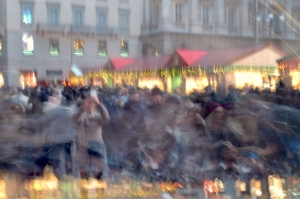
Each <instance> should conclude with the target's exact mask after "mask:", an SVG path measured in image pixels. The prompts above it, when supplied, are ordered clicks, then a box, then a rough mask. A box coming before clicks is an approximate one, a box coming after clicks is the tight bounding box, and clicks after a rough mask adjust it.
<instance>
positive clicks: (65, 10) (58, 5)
mask: <svg viewBox="0 0 300 199" xmlns="http://www.w3.org/2000/svg"><path fill="white" fill-rule="evenodd" d="M140 7H141V5H140V1H137V0H63V1H59V0H0V35H1V40H0V41H1V43H0V44H1V47H0V50H1V55H0V68H1V70H2V73H3V76H4V80H5V83H6V85H10V86H13V85H14V86H18V85H19V81H20V73H22V72H24V75H25V73H26V72H27V74H29V76H30V74H35V76H36V77H35V78H37V80H53V79H57V80H59V78H63V77H64V76H68V75H69V69H70V68H71V66H77V67H79V68H96V67H100V66H103V65H104V64H105V63H106V62H107V60H108V58H109V57H126V56H134V57H136V56H139V55H140V52H141V50H140V44H139V36H140V23H141V22H140V19H141V17H140V13H141V9H140ZM23 78H25V80H22V81H23V84H24V83H25V84H27V81H29V80H27V79H26V75H25V76H24V77H23Z"/></svg>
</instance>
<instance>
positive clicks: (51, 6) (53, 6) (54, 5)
mask: <svg viewBox="0 0 300 199" xmlns="http://www.w3.org/2000/svg"><path fill="white" fill-rule="evenodd" d="M51 9H53V10H54V9H56V11H57V16H56V22H55V23H53V21H52V17H51V16H50V15H51V13H50V11H51ZM47 22H48V24H50V25H59V24H60V4H57V3H47Z"/></svg>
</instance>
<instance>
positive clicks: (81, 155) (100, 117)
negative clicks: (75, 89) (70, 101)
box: [73, 92, 110, 179]
mask: <svg viewBox="0 0 300 199" xmlns="http://www.w3.org/2000/svg"><path fill="white" fill-rule="evenodd" d="M85 95H86V98H85V101H84V103H83V105H82V106H81V107H80V108H79V110H78V112H77V113H76V114H75V115H74V116H73V121H74V122H75V123H76V124H77V129H78V138H77V153H76V165H77V167H78V170H79V172H80V176H81V178H97V179H100V178H101V176H102V172H104V170H105V169H107V164H106V150H105V145H104V142H103V137H102V133H103V132H102V127H103V125H105V124H106V123H107V122H108V121H109V119H110V117H109V114H108V111H107V110H106V108H105V107H104V105H103V104H102V103H101V102H100V101H99V99H98V96H97V94H96V93H93V92H90V93H85Z"/></svg>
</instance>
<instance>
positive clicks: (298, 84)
mask: <svg viewBox="0 0 300 199" xmlns="http://www.w3.org/2000/svg"><path fill="white" fill-rule="evenodd" d="M299 53H300V52H297V53H293V54H292V55H288V56H286V57H284V58H282V59H279V60H277V63H278V69H279V71H280V76H281V79H282V80H283V82H284V84H285V85H286V86H287V87H293V88H294V89H300V56H299Z"/></svg>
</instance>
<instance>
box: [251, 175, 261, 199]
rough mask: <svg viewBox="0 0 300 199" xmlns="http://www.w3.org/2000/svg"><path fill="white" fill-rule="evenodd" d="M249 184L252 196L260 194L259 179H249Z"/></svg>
mask: <svg viewBox="0 0 300 199" xmlns="http://www.w3.org/2000/svg"><path fill="white" fill-rule="evenodd" d="M250 186H251V195H252V196H253V197H254V196H262V189H261V181H259V180H255V179H251V180H250Z"/></svg>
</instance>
